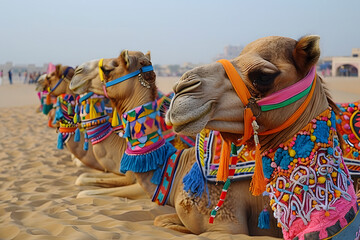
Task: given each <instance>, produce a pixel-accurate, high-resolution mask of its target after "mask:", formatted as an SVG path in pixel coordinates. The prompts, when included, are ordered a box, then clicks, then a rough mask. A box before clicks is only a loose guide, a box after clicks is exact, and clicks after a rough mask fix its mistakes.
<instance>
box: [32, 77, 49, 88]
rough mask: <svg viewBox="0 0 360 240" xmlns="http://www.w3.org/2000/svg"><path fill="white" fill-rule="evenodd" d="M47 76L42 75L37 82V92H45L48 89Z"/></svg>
mask: <svg viewBox="0 0 360 240" xmlns="http://www.w3.org/2000/svg"><path fill="white" fill-rule="evenodd" d="M46 76H47V74H42V75H41V76H40V77H39V78H38V80H37V82H36V88H35V91H37V92H43V91H45V90H46V88H47V87H48V86H47V82H46V81H45V78H46Z"/></svg>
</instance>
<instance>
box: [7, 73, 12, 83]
mask: <svg viewBox="0 0 360 240" xmlns="http://www.w3.org/2000/svg"><path fill="white" fill-rule="evenodd" d="M8 75H9V82H10V84H12V72H11V69H10V70H9V72H8Z"/></svg>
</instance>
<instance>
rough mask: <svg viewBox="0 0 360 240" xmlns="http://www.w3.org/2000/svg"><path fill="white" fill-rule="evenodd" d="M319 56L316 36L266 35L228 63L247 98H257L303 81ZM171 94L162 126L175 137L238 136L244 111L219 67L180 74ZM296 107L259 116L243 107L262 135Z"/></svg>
mask: <svg viewBox="0 0 360 240" xmlns="http://www.w3.org/2000/svg"><path fill="white" fill-rule="evenodd" d="M319 56H320V49H319V37H318V36H305V37H303V38H301V39H300V40H299V41H296V40H293V39H290V38H285V37H276V36H272V37H265V38H261V39H258V40H256V41H254V42H252V43H250V44H248V45H247V46H246V47H245V48H244V49H243V51H242V52H241V54H240V55H239V56H238V57H237V58H235V59H232V60H231V61H230V62H231V63H232V65H233V66H234V67H235V69H236V71H237V72H238V73H239V74H240V76H241V78H242V80H243V81H244V83H245V85H246V86H247V88H248V90H249V92H250V94H251V96H252V97H253V98H255V99H261V98H263V97H266V96H268V95H270V94H271V93H274V92H277V91H279V90H281V89H284V88H286V87H288V86H290V85H292V84H294V83H296V82H297V81H299V80H301V79H302V78H304V76H305V75H306V74H307V73H308V72H309V70H310V69H311V67H312V66H313V65H314V64H315V63H316V62H317V60H318V58H319ZM173 90H174V92H175V97H174V98H173V100H172V102H171V106H170V109H169V111H168V112H167V115H166V121H167V124H169V125H172V126H173V129H174V130H175V131H176V132H181V133H183V134H186V135H193V134H196V133H198V132H200V131H201V130H202V129H203V128H208V129H213V130H218V131H220V132H222V133H224V134H229V135H232V136H231V137H232V138H236V139H238V138H240V137H241V136H242V134H243V133H244V124H243V123H244V108H245V106H244V104H243V103H242V102H241V100H240V98H239V97H238V95H237V94H236V92H235V90H234V88H233V86H232V84H231V82H230V80H229V78H228V76H227V74H226V72H225V70H224V67H223V66H222V64H221V63H218V62H216V63H212V64H208V65H204V66H201V67H197V68H195V69H193V70H190V71H188V72H186V73H185V74H184V75H183V76H182V77H181V79H180V80H179V81H178V82H177V83H176V84H175V86H174V87H173ZM299 102H300V103H299V104H298V103H297V102H295V103H293V104H291V105H289V106H287V107H284V108H280V109H278V110H273V111H269V112H260V110H259V109H258V107H257V106H256V104H251V105H250V104H249V105H248V107H250V108H251V109H252V111H253V113H254V115H257V116H258V118H257V122H258V124H259V126H260V129H259V130H260V131H265V130H268V129H272V128H274V127H276V126H278V125H279V124H280V123H282V122H284V121H285V120H286V119H287V118H288V117H289V116H290V115H291V114H292V113H293V112H294V110H293V109H295V108H296V107H298V106H299V105H300V104H301V102H302V101H301V100H300V101H299ZM229 137H230V136H229Z"/></svg>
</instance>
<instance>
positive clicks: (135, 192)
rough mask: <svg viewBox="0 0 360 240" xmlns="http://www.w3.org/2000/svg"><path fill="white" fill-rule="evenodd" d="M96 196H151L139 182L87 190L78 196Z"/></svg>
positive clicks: (134, 197)
mask: <svg viewBox="0 0 360 240" xmlns="http://www.w3.org/2000/svg"><path fill="white" fill-rule="evenodd" d="M96 196H113V197H122V198H129V199H148V198H149V196H148V195H147V194H146V193H145V192H144V190H143V188H142V187H141V186H140V185H139V184H138V183H135V184H132V185H128V186H123V187H115V188H101V189H96V190H85V191H81V192H79V193H78V195H77V198H83V197H96Z"/></svg>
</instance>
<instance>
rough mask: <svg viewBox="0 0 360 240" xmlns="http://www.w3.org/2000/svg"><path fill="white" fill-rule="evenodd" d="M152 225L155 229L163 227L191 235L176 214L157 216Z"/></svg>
mask: <svg viewBox="0 0 360 240" xmlns="http://www.w3.org/2000/svg"><path fill="white" fill-rule="evenodd" d="M154 225H155V226H157V227H164V228H168V229H172V230H175V231H178V232H183V233H192V232H191V231H190V230H188V229H187V228H186V227H185V226H184V225H183V224H182V222H181V221H180V218H179V216H178V215H177V214H176V213H171V214H164V215H160V216H157V217H156V218H155V220H154Z"/></svg>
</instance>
